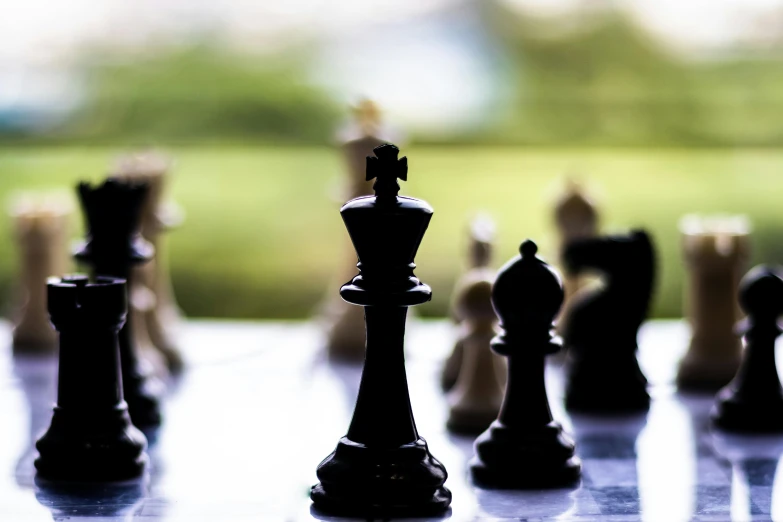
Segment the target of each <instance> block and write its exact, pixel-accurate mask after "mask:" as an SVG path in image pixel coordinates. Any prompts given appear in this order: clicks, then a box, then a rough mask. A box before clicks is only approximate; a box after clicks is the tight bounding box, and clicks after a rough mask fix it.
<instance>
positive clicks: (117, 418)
mask: <svg viewBox="0 0 783 522" xmlns="http://www.w3.org/2000/svg"><path fill="white" fill-rule="evenodd" d="M48 307H49V314H50V316H51V320H52V324H54V326H55V328H56V329H57V331H58V332H59V333H60V359H59V377H58V383H57V404H56V406H55V408H54V416H53V417H52V423H51V425H50V427H49V429H48V430H47V432H46V433H45V434H44V435H43V437H41V438H40V439H39V440H38V442H37V443H36V448H37V449H38V452H39V454H40V456H39V457H38V459H37V460H36V461H35V467H36V468H37V470H38V476H39V477H41V478H43V479H46V480H53V481H64V482H73V481H79V482H82V481H88V482H104V481H115V480H127V479H131V478H134V477H137V476H139V475H140V474H141V473H142V472H143V470H144V464H145V462H146V456H145V454H144V449H145V448H146V446H147V441H146V439H145V438H144V435H143V434H142V433H141V432H140V431H139V430H138V429H136V428H135V427H134V426H133V425H132V424H131V421H130V417H129V416H128V407H127V404H126V403H125V400H124V399H123V394H122V387H121V381H120V371H119V365H120V361H119V343H118V339H117V334H118V332H119V330H120V328H121V327H122V324H123V323H124V322H125V317H126V313H127V304H126V297H125V281H123V280H122V279H113V278H104V277H100V278H98V279H97V280H96V281H95V282H94V283H89V282H88V281H87V277H86V276H71V277H68V278H63V279H62V280H58V279H51V280H49V283H48Z"/></svg>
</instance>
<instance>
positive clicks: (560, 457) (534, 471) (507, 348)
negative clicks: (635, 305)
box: [470, 240, 581, 489]
mask: <svg viewBox="0 0 783 522" xmlns="http://www.w3.org/2000/svg"><path fill="white" fill-rule="evenodd" d="M537 251H538V247H537V246H536V244H535V243H533V242H532V241H530V240H527V241H525V242H524V243H522V245H521V246H520V249H519V252H520V255H519V256H517V257H516V258H514V259H512V260H511V261H509V262H508V263H506V265H505V266H504V267H503V268H501V269H500V272H498V275H497V278H496V280H495V284H494V285H493V287H492V304H493V306H494V308H495V310H496V312H497V314H498V317H499V318H500V332H501V333H500V334H499V335H498V336H497V337H495V338H494V339H493V340H492V349H493V350H494V351H495V352H497V353H499V354H500V355H503V356H505V357H507V358H508V378H507V380H506V393H505V396H504V398H503V405H502V406H501V408H500V413H499V414H498V417H497V420H495V421H494V422H493V423H492V424H491V426H490V427H489V429H488V430H487V431H485V432H484V433H482V434H481V435H480V436H479V437H478V439H476V442H475V451H476V458H475V459H474V461H473V462H472V464H471V467H470V469H471V475H472V477H473V480H474V482H475V483H476V484H478V485H479V486H482V487H489V488H503V489H543V488H560V487H568V486H571V485H573V484H575V483H577V482H578V481H579V478H580V476H581V463H580V461H579V458H578V457H577V456H576V455H575V445H574V442H573V440H572V439H571V438H570V437H569V436H568V435H567V434H566V433H565V432H563V429H562V427H561V426H560V424H558V423H557V422H555V421H554V419H553V418H552V412H551V410H550V409H549V398H548V397H547V391H546V386H545V384H544V358H545V357H546V356H547V355H551V354H552V353H554V352H556V351H557V350H559V349H560V347H561V344H560V340H559V339H558V338H557V337H555V336H554V335H553V329H554V325H553V321H554V319H555V316H556V315H557V313H558V311H559V310H560V306H561V304H562V303H563V287H562V284H561V283H560V277H559V276H558V275H557V273H556V272H555V271H554V270H553V269H552V268H551V267H550V266H549V265H548V264H546V263H545V262H544V261H542V260H541V259H540V258H539V257H537V256H536V253H537Z"/></svg>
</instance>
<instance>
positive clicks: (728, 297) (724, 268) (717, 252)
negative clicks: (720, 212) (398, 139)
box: [677, 215, 750, 391]
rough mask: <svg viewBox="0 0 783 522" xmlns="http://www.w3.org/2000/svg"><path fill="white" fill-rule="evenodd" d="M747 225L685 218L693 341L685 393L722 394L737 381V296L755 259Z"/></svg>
mask: <svg viewBox="0 0 783 522" xmlns="http://www.w3.org/2000/svg"><path fill="white" fill-rule="evenodd" d="M749 228H750V226H749V224H748V220H747V219H746V218H744V217H743V216H732V217H721V218H718V217H711V218H703V217H699V216H694V215H692V216H686V217H684V218H683V219H682V220H681V221H680V230H681V231H682V246H683V257H684V260H685V266H686V267H687V270H688V276H689V280H690V281H689V285H688V294H687V296H688V299H687V302H686V305H687V310H688V320H689V322H690V325H691V332H692V333H691V342H690V346H689V348H688V352H687V353H686V354H685V357H684V358H683V359H682V361H681V362H680V366H679V369H678V372H677V385H678V386H679V387H680V388H682V389H691V390H708V391H717V390H719V389H720V388H722V387H723V386H725V385H727V384H728V383H729V381H731V379H732V378H733V377H734V374H736V373H737V369H738V368H739V365H740V361H741V359H742V343H741V342H740V338H739V336H738V335H737V333H736V332H735V331H734V325H735V324H736V323H737V321H738V320H739V316H740V313H739V307H738V304H737V303H738V296H737V292H738V289H739V281H740V278H741V277H742V273H743V271H744V270H745V265H746V263H747V260H748V257H749V255H750V244H749V243H750V241H749V239H750V234H749Z"/></svg>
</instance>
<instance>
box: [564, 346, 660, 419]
mask: <svg viewBox="0 0 783 522" xmlns="http://www.w3.org/2000/svg"><path fill="white" fill-rule="evenodd" d="M617 362H618V361H617V360H616V359H615V360H596V361H590V362H589V363H588V362H579V363H573V362H571V363H569V366H568V368H567V373H568V377H567V381H568V382H567V385H566V393H565V407H566V409H567V410H568V411H571V412H577V413H592V414H598V415H626V414H632V413H642V412H646V411H647V410H649V409H650V394H649V393H648V392H647V379H646V378H645V377H644V375H643V374H642V371H641V369H640V368H639V365H638V363H637V362H636V357H635V356H633V360H632V361H630V362H628V363H627V364H617Z"/></svg>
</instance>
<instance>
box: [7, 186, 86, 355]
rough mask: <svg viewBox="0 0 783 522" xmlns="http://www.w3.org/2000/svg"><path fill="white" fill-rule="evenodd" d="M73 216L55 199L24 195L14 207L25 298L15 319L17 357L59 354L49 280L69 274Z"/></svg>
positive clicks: (21, 280)
mask: <svg viewBox="0 0 783 522" xmlns="http://www.w3.org/2000/svg"><path fill="white" fill-rule="evenodd" d="M72 213H73V212H72V209H71V205H70V204H68V202H67V201H65V200H63V199H60V198H57V197H56V196H54V195H40V194H25V195H23V196H20V197H19V198H18V199H17V200H16V201H14V202H13V204H12V208H11V217H12V219H13V221H14V228H15V232H16V244H17V245H18V250H19V255H20V263H19V266H20V277H19V280H20V283H21V284H20V294H21V297H22V299H21V301H22V302H21V305H20V306H19V308H18V310H17V311H16V317H14V331H13V351H14V353H15V354H47V353H54V352H56V351H57V332H55V330H54V328H52V325H51V324H50V323H49V314H48V313H47V311H46V279H47V278H48V277H49V276H52V275H57V274H64V273H65V272H66V271H67V267H68V248H67V244H66V243H67V240H68V233H69V229H70V219H71V215H72Z"/></svg>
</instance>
